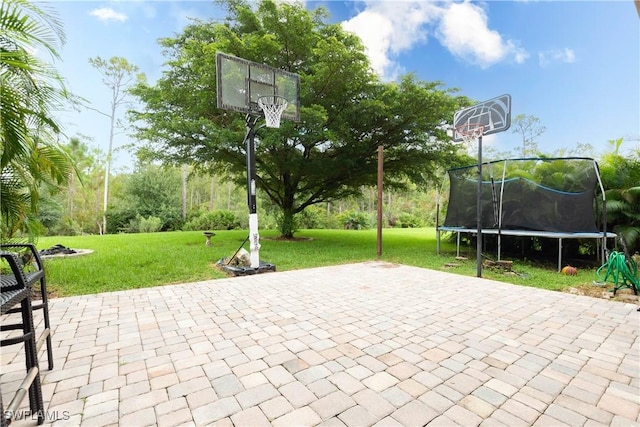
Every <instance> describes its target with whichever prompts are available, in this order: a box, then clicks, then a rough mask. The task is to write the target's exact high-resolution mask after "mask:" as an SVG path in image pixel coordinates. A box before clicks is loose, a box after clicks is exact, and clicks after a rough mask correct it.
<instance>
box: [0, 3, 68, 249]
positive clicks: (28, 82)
mask: <svg viewBox="0 0 640 427" xmlns="http://www.w3.org/2000/svg"><path fill="white" fill-rule="evenodd" d="M0 28H2V31H1V32H0V141H1V143H2V153H1V157H0V200H1V203H0V207H1V208H0V219H1V221H0V235H1V236H2V238H3V239H6V238H11V237H13V236H15V235H17V234H18V233H20V232H24V233H28V234H30V235H33V234H34V233H36V228H35V227H34V226H35V225H36V224H37V221H36V219H35V218H36V214H37V212H38V205H39V195H40V186H41V185H42V184H43V183H49V184H51V185H54V186H58V185H63V184H64V183H65V182H66V181H67V179H68V177H69V176H70V175H71V173H72V171H73V165H72V163H71V162H70V160H69V157H68V156H67V155H66V153H65V151H64V150H62V149H61V148H60V147H59V146H58V144H57V142H56V141H57V137H58V136H59V135H60V134H61V128H60V125H59V124H58V123H57V121H56V120H55V118H54V116H53V113H54V111H55V110H56V109H58V108H60V106H61V105H62V104H64V103H65V102H66V101H67V100H68V93H67V91H66V89H65V88H64V85H63V83H62V79H61V77H60V76H59V74H58V73H57V72H56V70H55V69H53V68H52V67H51V66H50V64H48V63H46V62H44V61H43V60H41V59H40V58H39V57H38V56H36V54H35V52H37V51H38V50H40V51H41V52H45V53H48V54H50V55H51V56H52V57H54V58H59V56H58V52H57V49H58V48H59V47H60V46H62V45H63V43H64V40H65V37H64V32H63V30H62V26H61V24H60V22H59V20H58V19H57V17H56V16H55V13H54V12H53V11H49V10H47V11H45V10H44V9H42V8H40V7H38V6H36V5H34V4H33V3H31V2H28V1H26V0H6V1H3V2H2V3H1V4H0Z"/></svg>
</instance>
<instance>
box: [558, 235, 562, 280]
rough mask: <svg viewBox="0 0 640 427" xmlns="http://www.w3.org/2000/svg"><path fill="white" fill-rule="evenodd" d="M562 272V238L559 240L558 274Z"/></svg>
mask: <svg viewBox="0 0 640 427" xmlns="http://www.w3.org/2000/svg"><path fill="white" fill-rule="evenodd" d="M561 271H562V238H561V237H560V238H559V239H558V273H560V272H561Z"/></svg>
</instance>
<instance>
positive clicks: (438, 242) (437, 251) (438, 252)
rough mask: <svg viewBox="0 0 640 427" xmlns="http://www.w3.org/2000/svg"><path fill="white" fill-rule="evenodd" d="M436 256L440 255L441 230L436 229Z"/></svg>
mask: <svg viewBox="0 0 640 427" xmlns="http://www.w3.org/2000/svg"><path fill="white" fill-rule="evenodd" d="M436 255H440V229H439V228H436Z"/></svg>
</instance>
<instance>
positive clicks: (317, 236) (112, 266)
mask: <svg viewBox="0 0 640 427" xmlns="http://www.w3.org/2000/svg"><path fill="white" fill-rule="evenodd" d="M215 233H216V235H215V236H214V237H212V238H211V242H212V245H211V246H209V247H207V246H205V237H204V236H203V234H202V232H200V231H179V232H167V233H148V234H113V235H105V236H73V237H64V236H56V237H42V238H40V239H39V240H38V243H37V246H38V249H46V248H49V247H51V246H53V245H55V244H61V245H64V246H66V247H68V248H72V249H91V250H93V251H94V252H93V253H92V254H88V255H82V256H77V257H67V258H49V259H47V260H46V261H45V262H46V269H47V274H48V276H47V277H48V288H49V290H50V291H52V292H53V293H54V294H55V295H57V296H70V295H84V294H92V293H98V292H108V291H117V290H125V289H134V288H142V287H149V286H158V285H166V284H171V283H186V282H195V281H200V280H210V279H219V278H223V277H228V276H227V275H226V274H225V273H223V272H222V271H220V270H219V269H218V268H217V267H216V265H215V264H216V262H217V261H218V260H220V259H222V258H226V257H230V256H232V255H233V254H234V253H235V252H236V250H237V249H238V248H239V247H240V245H241V244H242V242H243V241H244V239H245V238H246V236H247V231H246V230H232V231H216V232H215ZM376 234H377V233H376V230H359V231H351V230H301V231H298V232H297V233H296V237H297V238H306V239H298V240H295V241H286V240H278V239H277V236H278V235H279V234H278V232H276V231H261V234H260V236H261V245H262V247H261V249H260V259H261V260H262V261H267V262H270V263H273V264H275V265H276V269H277V271H286V270H295V269H301V268H310V267H319V266H327V265H337V264H347V263H354V262H363V261H370V260H375V259H378V258H377V256H376V247H377V246H376V241H377V239H376ZM244 247H245V249H247V250H248V249H249V245H248V243H247V244H245V245H244ZM382 251H383V254H382V257H380V260H382V261H387V262H392V263H401V264H406V265H413V266H418V267H424V268H429V269H434V270H444V271H449V272H452V273H456V274H461V275H466V276H475V275H476V260H475V253H474V252H473V251H471V252H470V253H469V254H468V256H469V259H468V260H462V261H461V260H456V259H455V245H454V244H452V243H448V242H445V241H444V240H443V241H442V246H441V253H440V255H436V235H435V229H433V228H420V229H384V230H383V243H382ZM513 261H514V264H513V271H514V272H516V273H517V274H511V275H506V274H504V273H503V272H500V271H491V270H485V271H484V272H483V277H484V278H488V279H495V280H500V281H503V282H508V283H514V284H517V285H525V286H534V287H538V288H545V289H550V290H557V291H561V290H566V289H568V288H570V287H578V288H583V289H584V288H597V287H596V286H594V285H593V280H594V279H595V278H596V276H595V269H591V270H585V269H581V270H580V272H579V274H578V276H573V277H571V276H564V275H562V274H559V273H558V272H557V271H556V269H557V267H556V266H549V267H547V268H545V267H541V266H534V265H532V264H529V263H525V262H521V261H519V260H515V259H514V260H513ZM451 263H454V264H457V266H454V267H451V266H446V264H451ZM267 274H268V273H267ZM608 288H611V286H609V287H608ZM598 289H599V290H602V288H598Z"/></svg>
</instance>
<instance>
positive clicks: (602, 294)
mask: <svg viewBox="0 0 640 427" xmlns="http://www.w3.org/2000/svg"><path fill="white" fill-rule="evenodd" d="M563 292H566V293H569V294H572V295H585V296H588V297H593V298H600V299H606V300H610V301H619V302H627V303H631V304H638V303H639V302H640V297H638V295H635V294H634V293H633V290H631V289H619V290H618V291H616V294H615V295H613V288H612V286H611V285H609V284H607V286H597V285H577V286H572V287H570V288H567V289H565V290H564V291H563Z"/></svg>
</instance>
